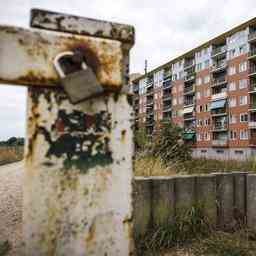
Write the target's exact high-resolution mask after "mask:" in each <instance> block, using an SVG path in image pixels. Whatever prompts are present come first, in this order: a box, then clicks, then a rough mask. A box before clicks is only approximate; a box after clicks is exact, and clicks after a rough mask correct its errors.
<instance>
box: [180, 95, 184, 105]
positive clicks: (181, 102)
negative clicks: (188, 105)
mask: <svg viewBox="0 0 256 256" xmlns="http://www.w3.org/2000/svg"><path fill="white" fill-rule="evenodd" d="M179 103H180V104H183V96H180V97H179Z"/></svg>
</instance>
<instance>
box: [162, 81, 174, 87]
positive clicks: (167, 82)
mask: <svg viewBox="0 0 256 256" xmlns="http://www.w3.org/2000/svg"><path fill="white" fill-rule="evenodd" d="M171 86H172V82H171V79H170V80H166V81H164V82H163V88H164V89H167V88H171Z"/></svg>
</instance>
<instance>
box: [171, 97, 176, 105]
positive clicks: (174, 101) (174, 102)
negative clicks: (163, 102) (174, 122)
mask: <svg viewBox="0 0 256 256" xmlns="http://www.w3.org/2000/svg"><path fill="white" fill-rule="evenodd" d="M172 104H173V106H175V105H177V99H176V98H174V99H173V102H172Z"/></svg>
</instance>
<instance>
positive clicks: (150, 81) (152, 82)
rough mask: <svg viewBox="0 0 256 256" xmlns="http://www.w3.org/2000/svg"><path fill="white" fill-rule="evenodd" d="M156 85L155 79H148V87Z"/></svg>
mask: <svg viewBox="0 0 256 256" xmlns="http://www.w3.org/2000/svg"><path fill="white" fill-rule="evenodd" d="M153 84H154V80H153V78H147V83H146V87H151V86H153Z"/></svg>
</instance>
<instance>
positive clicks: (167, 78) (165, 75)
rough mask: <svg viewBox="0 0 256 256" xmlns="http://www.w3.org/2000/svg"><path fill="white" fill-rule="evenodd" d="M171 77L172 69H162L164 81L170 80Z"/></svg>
mask: <svg viewBox="0 0 256 256" xmlns="http://www.w3.org/2000/svg"><path fill="white" fill-rule="evenodd" d="M171 77H172V71H171V70H165V71H164V81H166V80H171Z"/></svg>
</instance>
